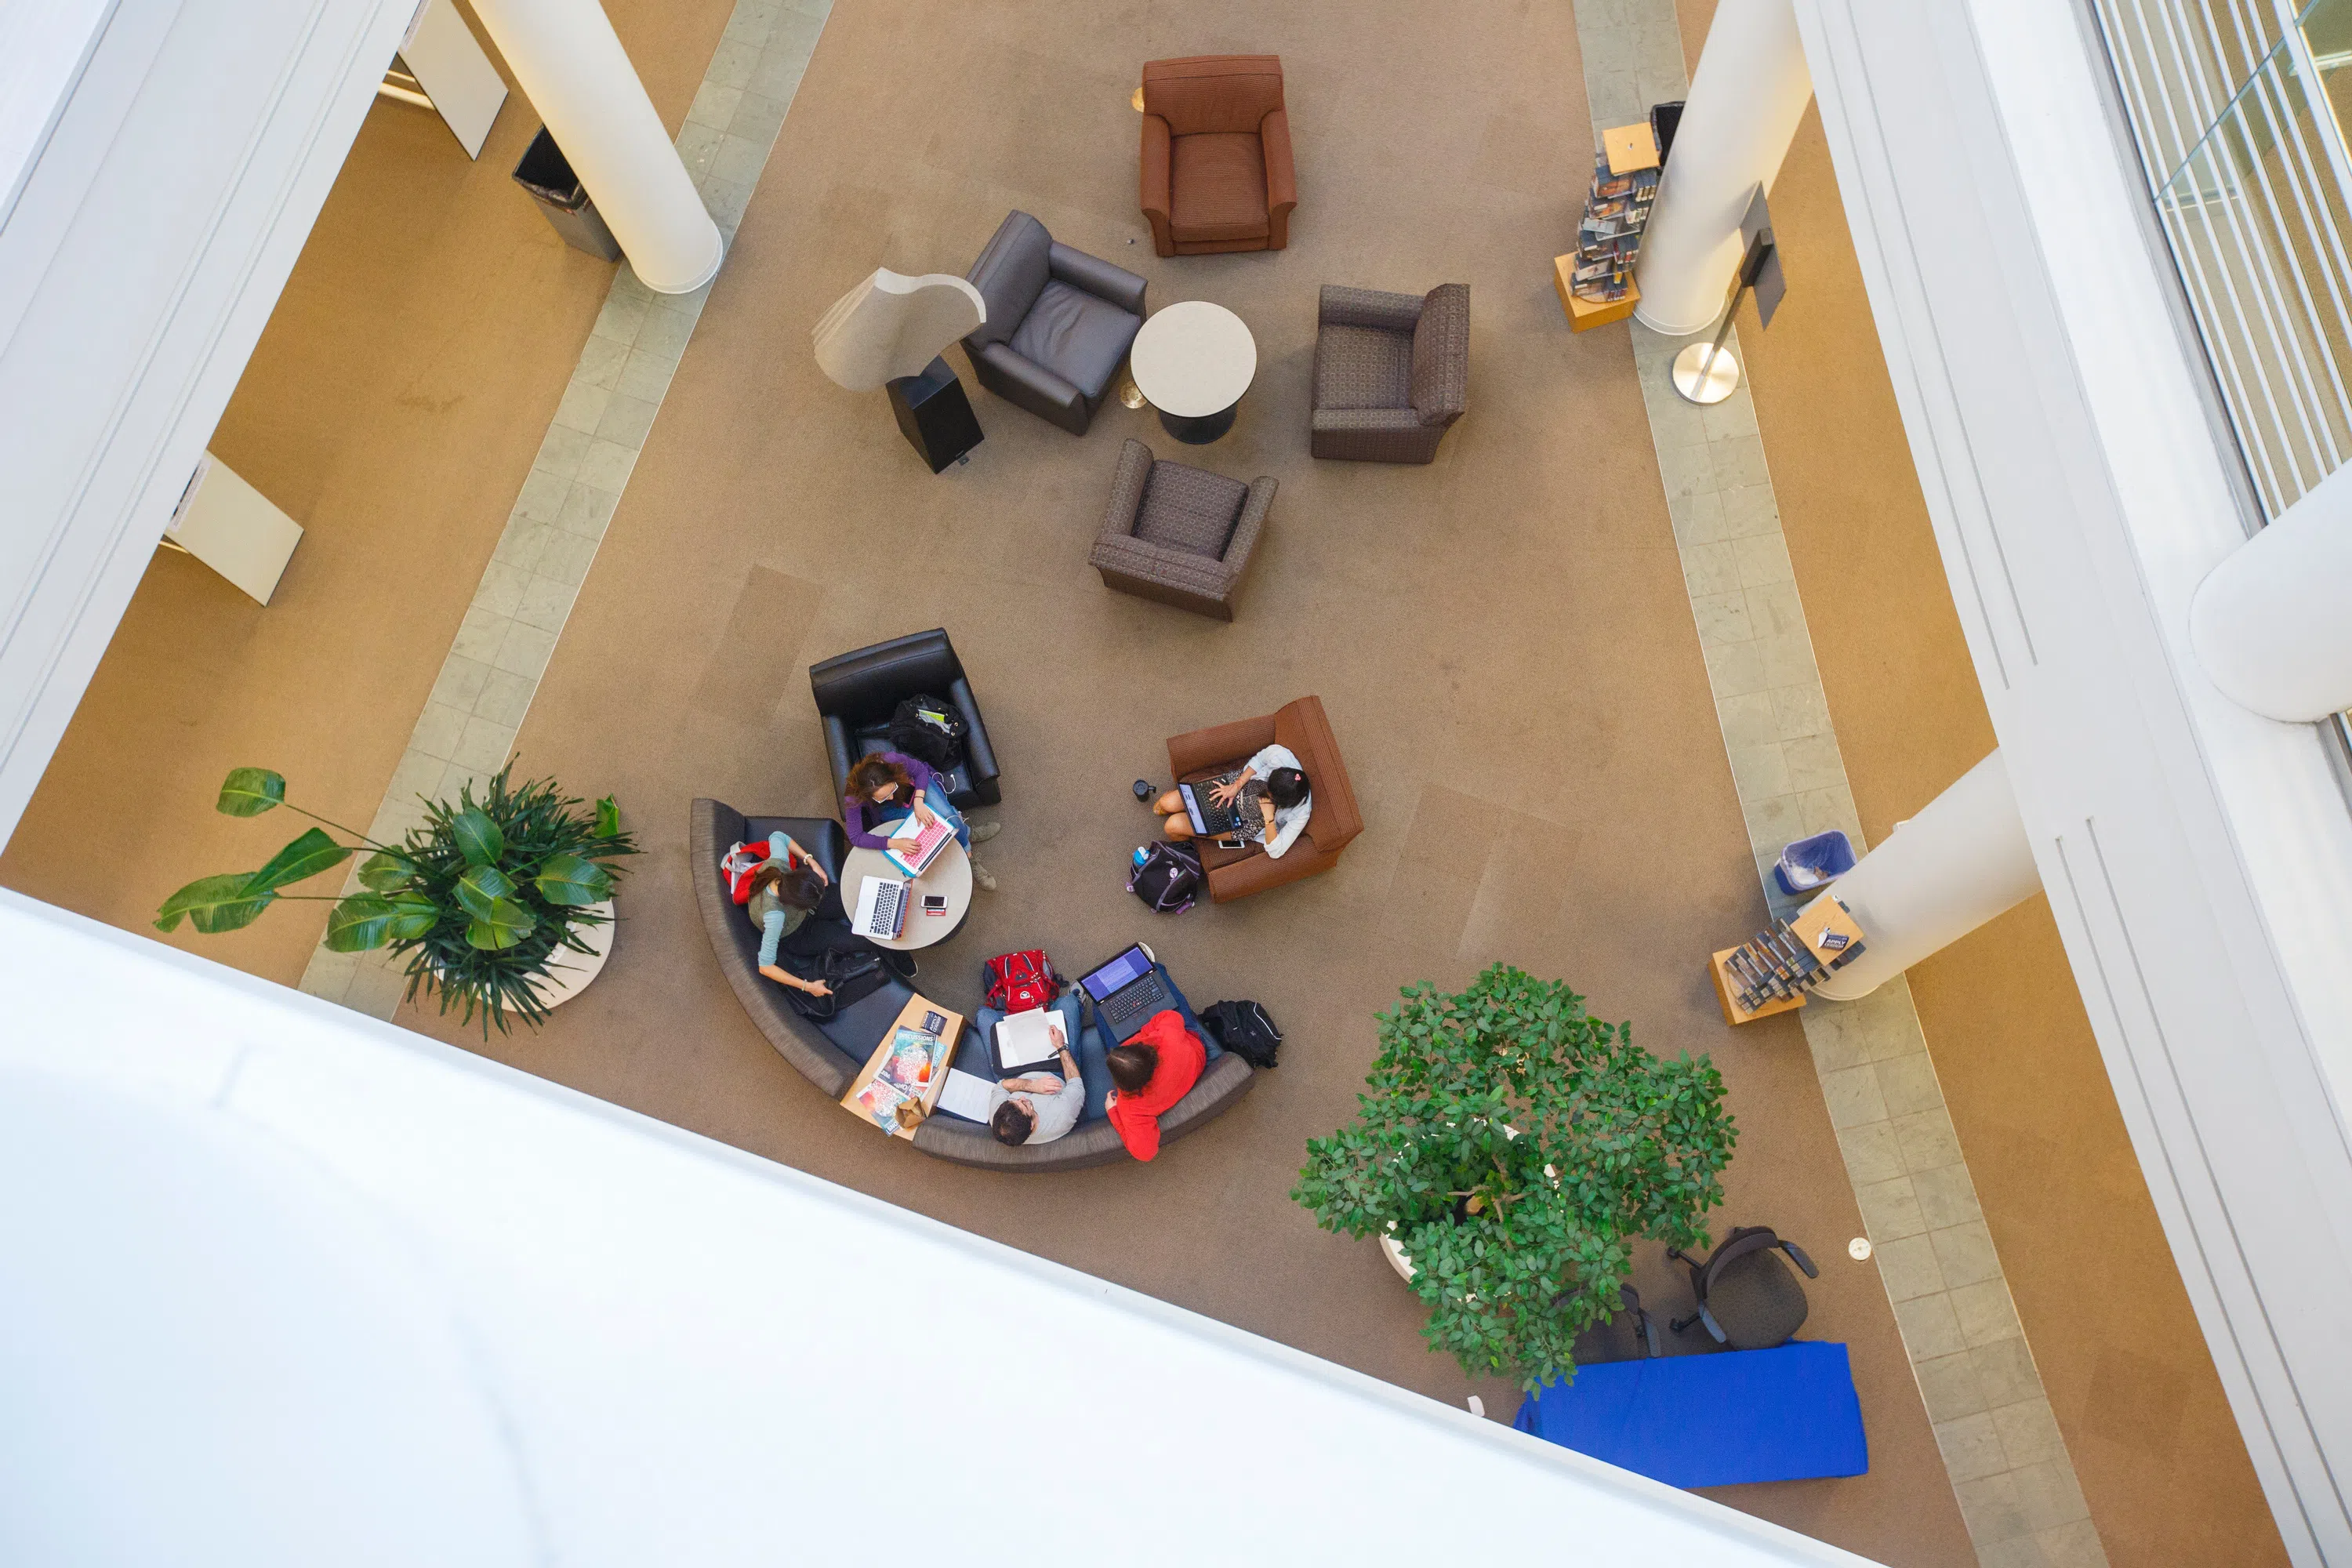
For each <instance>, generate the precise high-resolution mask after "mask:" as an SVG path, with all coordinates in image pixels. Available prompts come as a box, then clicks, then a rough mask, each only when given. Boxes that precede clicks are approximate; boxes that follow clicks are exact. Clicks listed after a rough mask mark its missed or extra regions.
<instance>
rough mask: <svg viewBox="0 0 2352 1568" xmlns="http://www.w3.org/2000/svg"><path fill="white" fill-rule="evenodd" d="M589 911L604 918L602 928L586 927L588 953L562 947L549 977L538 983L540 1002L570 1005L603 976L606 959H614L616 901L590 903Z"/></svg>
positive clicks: (583, 934) (583, 937)
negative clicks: (597, 978) (614, 913)
mask: <svg viewBox="0 0 2352 1568" xmlns="http://www.w3.org/2000/svg"><path fill="white" fill-rule="evenodd" d="M588 912H589V913H591V914H599V915H603V916H604V923H603V924H602V925H593V926H587V927H583V929H582V930H581V931H580V940H581V941H583V942H586V943H587V944H588V951H587V952H572V950H571V949H570V948H559V949H557V950H556V956H555V957H554V958H553V959H552V960H551V961H550V962H549V963H548V966H547V974H546V977H545V978H544V979H542V980H541V982H540V983H539V999H540V1000H541V1002H543V1003H545V1004H546V1005H548V1006H550V1007H555V1006H560V1005H562V1004H563V1003H566V1002H569V1001H571V1000H572V998H573V997H574V996H577V995H579V994H580V993H581V992H583V991H584V990H586V989H587V988H588V983H589V982H590V981H592V980H593V979H595V978H596V976H597V975H599V974H600V973H604V960H605V959H607V958H609V957H610V956H612V952H613V933H614V931H618V930H619V929H620V927H619V925H618V924H616V923H615V922H614V919H613V900H610V899H606V900H604V902H603V903H601V904H591V905H589V906H588Z"/></svg>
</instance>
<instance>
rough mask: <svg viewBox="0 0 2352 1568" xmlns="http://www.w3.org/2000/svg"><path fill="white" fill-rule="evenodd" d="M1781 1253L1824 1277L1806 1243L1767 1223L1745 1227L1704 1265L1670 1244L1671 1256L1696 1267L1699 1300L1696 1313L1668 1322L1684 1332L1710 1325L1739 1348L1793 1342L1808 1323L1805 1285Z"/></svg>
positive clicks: (1694, 1287)
mask: <svg viewBox="0 0 2352 1568" xmlns="http://www.w3.org/2000/svg"><path fill="white" fill-rule="evenodd" d="M1779 1252H1785V1253H1787V1254H1788V1255H1789V1256H1790V1258H1792V1259H1794V1260H1795V1262H1796V1265H1797V1267H1798V1268H1801V1269H1803V1270H1804V1271H1805V1278H1806V1279H1820V1278H1821V1277H1822V1271H1821V1270H1820V1269H1818V1268H1814V1267H1813V1260H1812V1259H1811V1258H1808V1257H1806V1256H1805V1249H1804V1248H1803V1247H1799V1246H1798V1245H1797V1244H1796V1243H1795V1242H1793V1241H1783V1240H1781V1239H1780V1237H1777V1236H1775V1235H1773V1234H1772V1231H1771V1229H1770V1227H1769V1226H1760V1225H1755V1226H1740V1227H1738V1229H1736V1230H1734V1231H1733V1232H1732V1233H1731V1234H1730V1235H1729V1236H1727V1237H1724V1238H1723V1245H1722V1246H1720V1247H1717V1248H1716V1249H1715V1250H1714V1251H1713V1252H1712V1253H1709V1254H1708V1255H1707V1258H1706V1261H1705V1262H1704V1263H1702V1262H1700V1261H1698V1260H1697V1259H1696V1258H1690V1257H1688V1256H1686V1255H1685V1254H1684V1253H1683V1252H1682V1251H1681V1249H1679V1248H1677V1247H1668V1248H1666V1256H1667V1257H1668V1258H1673V1259H1674V1260H1675V1262H1677V1263H1680V1264H1682V1265H1683V1266H1684V1267H1685V1268H1688V1269H1689V1270H1690V1276H1691V1293H1692V1294H1693V1295H1695V1296H1696V1297H1697V1298H1698V1310H1697V1311H1696V1312H1694V1313H1693V1314H1692V1315H1691V1316H1689V1317H1687V1318H1676V1319H1675V1321H1673V1322H1671V1323H1669V1324H1668V1325H1667V1326H1668V1327H1669V1328H1671V1329H1673V1330H1674V1331H1675V1332H1676V1333H1678V1334H1679V1333H1682V1332H1684V1331H1686V1330H1688V1329H1689V1328H1690V1326H1691V1325H1692V1324H1693V1323H1705V1324H1706V1331H1707V1332H1708V1333H1709V1334H1711V1335H1713V1336H1714V1337H1715V1342H1716V1343H1717V1344H1721V1345H1729V1346H1730V1347H1731V1348H1732V1349H1733V1350H1736V1351H1769V1350H1770V1349H1772V1348H1773V1347H1774V1346H1776V1345H1780V1344H1785V1343H1787V1342H1788V1340H1789V1337H1790V1335H1792V1334H1794V1333H1795V1332H1796V1331H1798V1330H1799V1329H1801V1328H1803V1327H1804V1326H1805V1314H1806V1311H1807V1307H1806V1304H1805V1288H1804V1287H1803V1286H1802V1285H1800V1284H1798V1283H1797V1279H1796V1276H1795V1275H1793V1274H1790V1272H1789V1266H1788V1265H1787V1264H1785V1263H1783V1262H1781V1261H1780V1258H1778V1257H1776V1256H1774V1255H1775V1254H1776V1253H1779Z"/></svg>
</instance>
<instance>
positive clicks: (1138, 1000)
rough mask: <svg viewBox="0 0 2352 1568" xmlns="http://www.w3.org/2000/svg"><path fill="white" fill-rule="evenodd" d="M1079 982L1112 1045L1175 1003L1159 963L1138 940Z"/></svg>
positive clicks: (1118, 1042) (1122, 1040) (1120, 1042)
mask: <svg viewBox="0 0 2352 1568" xmlns="http://www.w3.org/2000/svg"><path fill="white" fill-rule="evenodd" d="M1078 984H1079V986H1080V987H1081V988H1083V989H1084V990H1085V992H1086V994H1087V996H1089V997H1090V998H1092V999H1093V1001H1094V1005H1095V1016H1096V1018H1097V1019H1098V1020H1100V1022H1101V1024H1102V1027H1103V1032H1104V1033H1105V1034H1107V1035H1108V1036H1109V1037H1110V1043H1111V1044H1112V1045H1114V1046H1117V1045H1122V1044H1124V1043H1125V1042H1126V1041H1127V1040H1128V1039H1129V1038H1130V1037H1133V1035H1134V1034H1135V1032H1136V1031H1137V1030H1138V1029H1140V1028H1142V1027H1143V1026H1144V1025H1145V1024H1147V1023H1149V1022H1150V1020H1151V1018H1152V1016H1154V1015H1155V1014H1159V1013H1164V1012H1166V1011H1167V1010H1168V1009H1169V1008H1171V1007H1173V1006H1175V1005H1176V998H1175V997H1174V996H1173V995H1172V994H1170V992H1169V989H1168V986H1167V983H1166V982H1164V981H1162V980H1161V979H1160V966H1159V965H1158V964H1156V963H1153V962H1152V960H1151V954H1150V952H1147V951H1145V949H1144V948H1143V946H1142V944H1140V943H1138V944H1137V945H1135V946H1133V947H1130V948H1129V949H1128V950H1127V951H1126V952H1122V953H1120V954H1119V955H1118V957H1117V958H1114V959H1112V960H1111V961H1110V962H1109V963H1106V964H1104V965H1103V966H1102V967H1101V968H1100V969H1097V970H1096V971H1095V972H1094V973H1091V974H1084V975H1081V976H1079V977H1078Z"/></svg>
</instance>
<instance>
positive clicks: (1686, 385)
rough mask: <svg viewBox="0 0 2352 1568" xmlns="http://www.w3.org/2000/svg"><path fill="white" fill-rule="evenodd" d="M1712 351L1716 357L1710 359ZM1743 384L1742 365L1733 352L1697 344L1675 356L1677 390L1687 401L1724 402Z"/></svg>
mask: <svg viewBox="0 0 2352 1568" xmlns="http://www.w3.org/2000/svg"><path fill="white" fill-rule="evenodd" d="M1710 351H1712V353H1713V354H1714V358H1713V359H1712V360H1710V359H1709V358H1708V357H1707V356H1708V353H1709V352H1710ZM1738 384H1739V362H1738V360H1737V359H1735V358H1733V357H1732V353H1731V351H1730V350H1729V349H1717V348H1714V347H1713V345H1712V344H1708V343H1693V344H1691V345H1690V347H1688V348H1686V349H1685V350H1683V352H1682V353H1678V354H1676V355H1675V391H1676V392H1679V393H1681V394H1682V395H1683V397H1684V399H1685V401H1687V402H1691V403H1697V404H1709V403H1720V402H1722V401H1723V400H1724V399H1725V398H1727V397H1728V396H1730V395H1731V393H1732V389H1733V388H1735V387H1737V386H1738Z"/></svg>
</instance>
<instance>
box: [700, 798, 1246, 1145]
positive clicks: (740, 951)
mask: <svg viewBox="0 0 2352 1568" xmlns="http://www.w3.org/2000/svg"><path fill="white" fill-rule="evenodd" d="M778 828H782V829H783V831H785V832H786V833H789V834H791V835H792V836H793V838H795V839H796V840H798V841H799V843H800V845H801V847H803V848H804V849H806V850H808V851H809V853H811V854H812V855H814V856H815V857H816V858H818V859H819V860H820V861H822V862H823V863H824V868H825V872H826V874H827V875H828V876H831V877H834V878H835V879H839V877H840V874H841V862H842V860H843V858H845V855H846V854H847V852H848V847H849V839H848V836H847V835H846V834H845V833H844V832H843V831H842V828H841V824H839V823H837V822H834V821H831V820H828V819H823V818H814V817H798V816H751V817H747V816H743V814H742V813H740V812H739V811H737V810H735V809H734V808H733V807H732V806H730V805H723V804H721V803H720V802H719V801H715V800H698V801H696V802H695V803H694V821H693V828H692V835H691V842H690V847H689V848H688V855H689V856H690V857H691V858H692V862H691V863H692V866H693V874H694V897H695V902H696V903H697V905H698V906H699V908H700V909H701V910H702V924H703V930H704V933H705V934H706V935H708V936H709V938H710V950H711V952H714V953H715V954H717V955H718V958H719V972H720V973H723V974H725V975H726V976H727V984H729V985H730V986H732V987H733V988H734V991H735V999H736V1000H737V1001H739V1002H740V1003H741V1004H742V1005H743V1011H744V1012H746V1013H748V1014H750V1015H751V1022H752V1023H754V1024H755V1025H757V1026H759V1029H760V1032H761V1034H763V1035H765V1036H767V1037H768V1043H769V1044H770V1045H772V1046H773V1047H776V1051H777V1054H779V1055H780V1056H782V1058H784V1059H785V1060H786V1061H788V1062H790V1063H792V1064H793V1067H795V1068H799V1069H800V1071H801V1073H802V1075H803V1077H805V1078H806V1079H808V1080H809V1081H810V1082H811V1083H814V1084H815V1085H816V1086H817V1088H818V1089H821V1090H822V1091H823V1092H824V1094H825V1096H826V1097H827V1098H828V1099H832V1100H839V1099H840V1098H841V1097H842V1096H843V1095H844V1094H845V1093H847V1092H848V1090H849V1084H850V1080H851V1079H854V1078H856V1076H857V1071H858V1069H859V1068H862V1067H864V1066H865V1065H866V1058H867V1057H869V1056H871V1055H872V1054H873V1052H874V1047H876V1046H877V1045H879V1044H881V1043H882V1034H883V1031H884V1030H886V1029H887V1028H888V1027H889V1026H891V1024H892V1023H893V1022H894V1021H895V1020H896V1019H897V1018H898V1012H899V1010H900V1009H901V1008H903V1007H904V1006H906V1005H907V999H908V997H910V996H912V995H913V994H915V993H914V989H913V988H912V987H910V986H909V985H908V984H906V983H905V982H904V981H902V980H899V979H898V978H897V977H896V976H892V977H890V979H889V980H888V981H887V983H886V984H884V985H883V987H882V988H881V989H880V990H879V991H877V992H875V993H874V994H872V995H870V996H866V997H865V998H863V999H861V1000H860V1001H858V1002H857V1003H856V1005H852V1006H851V1007H849V1008H847V1009H846V1010H845V1011H844V1012H843V1013H842V1014H841V1015H840V1016H838V1017H836V1018H834V1019H831V1020H829V1021H828V1022H826V1023H824V1024H823V1025H819V1024H816V1023H814V1022H812V1021H811V1020H809V1019H807V1018H804V1017H803V1016H801V1015H800V1014H799V1013H797V1012H795V1011H793V1005H792V1004H791V1003H789V1002H787V1001H785V1000H784V988H783V987H782V986H781V985H779V984H776V983H775V982H774V981H772V980H770V979H768V978H767V977H766V976H764V975H762V974H761V973H760V933H759V931H757V930H755V929H754V928H753V926H752V924H751V919H750V917H748V916H747V915H745V914H744V912H743V910H742V909H741V907H740V906H739V905H738V904H737V903H736V902H735V900H733V899H731V898H730V897H729V896H728V892H727V884H726V882H725V881H724V879H721V878H720V876H719V857H720V856H722V855H724V854H726V853H727V850H728V847H730V845H734V844H740V843H745V842H749V841H750V840H751V839H754V838H765V837H768V836H769V835H770V834H772V833H773V832H775V831H776V830H777V829H778ZM924 980H925V986H924V991H923V994H925V995H926V996H929V997H930V998H931V999H932V1000H933V1001H935V1002H939V1003H940V1004H942V1005H946V1006H948V1007H950V1008H953V1009H954V1010H955V1011H956V1012H959V1013H961V1014H962V1015H963V1016H964V1017H965V1018H966V1020H967V1021H969V1020H970V1019H971V1018H972V1017H973V1016H976V1015H977V1014H978V1013H979V1011H980V1000H979V998H978V997H976V996H965V995H960V994H953V993H952V992H950V990H949V988H947V987H945V986H942V985H940V984H938V982H937V981H936V980H935V979H933V978H932V977H931V976H930V975H929V973H928V972H927V973H926V974H925V976H924ZM974 1039H975V1035H974V1033H973V1032H971V1031H970V1030H969V1029H968V1030H967V1032H966V1035H965V1042H966V1043H965V1044H964V1045H963V1046H962V1047H959V1050H958V1053H957V1054H958V1058H959V1059H963V1053H964V1052H965V1051H968V1050H971V1049H972V1048H973V1046H972V1042H973V1040H974ZM969 1065H970V1063H969V1062H967V1066H969ZM979 1070H980V1071H981V1073H982V1076H983V1077H986V1076H992V1074H991V1073H990V1072H989V1070H988V1069H987V1068H985V1067H982V1068H979ZM1252 1081H1253V1079H1252V1077H1251V1073H1250V1066H1249V1063H1248V1062H1246V1061H1244V1060H1243V1059H1242V1058H1240V1057H1238V1056H1234V1055H1230V1054H1228V1055H1225V1056H1221V1057H1219V1058H1217V1059H1216V1060H1214V1061H1213V1062H1211V1063H1210V1064H1209V1068H1208V1070H1207V1071H1206V1072H1204V1073H1202V1075H1201V1081H1200V1082H1199V1083H1197V1084H1195V1085H1193V1086H1192V1093H1190V1094H1188V1095H1186V1096H1185V1097H1184V1098H1183V1099H1182V1100H1178V1101H1177V1102H1176V1106H1175V1109H1174V1110H1171V1111H1169V1112H1168V1114H1167V1115H1165V1116H1162V1117H1161V1118H1160V1142H1161V1143H1163V1144H1165V1143H1167V1142H1170V1141H1171V1140H1172V1139H1177V1138H1181V1137H1182V1136H1184V1134H1186V1133H1187V1132H1190V1131H1193V1130H1194V1129H1195V1128H1198V1127H1200V1126H1201V1125H1202V1124H1203V1123H1205V1122H1207V1121H1210V1120H1212V1119H1213V1118H1214V1117H1215V1116H1216V1115H1217V1114H1218V1113H1219V1112H1221V1111H1223V1110H1224V1109H1225V1108H1226V1107H1227V1106H1229V1105H1231V1104H1233V1103H1234V1101H1235V1100H1239V1099H1240V1098H1241V1097H1242V1096H1243V1095H1244V1094H1247V1093H1248V1092H1249V1088H1250V1084H1251V1082H1252ZM875 1136H876V1137H877V1138H878V1137H881V1136H883V1134H882V1133H880V1132H879V1131H877V1132H876V1133H875ZM914 1143H915V1147H916V1148H918V1149H920V1150H921V1151H922V1152H925V1153H926V1154H934V1155H937V1156H938V1157H939V1158H940V1159H942V1160H951V1161H953V1162H955V1163H957V1164H960V1165H982V1166H987V1167H990V1168H992V1169H997V1170H1013V1171H1075V1170H1079V1169H1082V1168H1083V1167H1085V1166H1088V1165H1108V1164H1113V1163H1117V1162H1118V1161H1121V1160H1124V1159H1126V1158H1127V1157H1128V1155H1127V1150H1126V1148H1125V1146H1124V1145H1122V1144H1121V1143H1120V1142H1119V1140H1118V1130H1117V1129H1115V1128H1114V1127H1112V1126H1111V1124H1110V1123H1109V1122H1108V1121H1102V1120H1097V1121H1081V1122H1080V1123H1078V1125H1077V1126H1076V1127H1074V1128H1072V1129H1071V1130H1070V1131H1069V1132H1067V1133H1066V1134H1065V1135H1064V1136H1062V1137H1060V1138H1057V1139H1055V1141H1054V1142H1051V1143H1035V1144H1029V1143H1024V1144H1021V1145H1018V1146H1017V1147H1016V1146H1013V1145H1010V1144H1004V1143H1000V1142H997V1141H996V1139H995V1136H994V1135H993V1134H992V1133H991V1132H990V1131H988V1129H987V1128H985V1127H983V1126H982V1125H981V1124H980V1123H979V1122H976V1121H961V1120H959V1119H957V1118H955V1117H951V1116H944V1115H941V1116H934V1117H932V1118H931V1119H930V1120H929V1121H925V1122H924V1123H923V1124H922V1126H920V1127H919V1128H917V1129H916V1130H915V1138H914Z"/></svg>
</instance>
